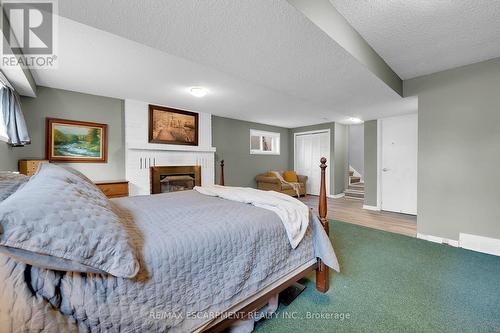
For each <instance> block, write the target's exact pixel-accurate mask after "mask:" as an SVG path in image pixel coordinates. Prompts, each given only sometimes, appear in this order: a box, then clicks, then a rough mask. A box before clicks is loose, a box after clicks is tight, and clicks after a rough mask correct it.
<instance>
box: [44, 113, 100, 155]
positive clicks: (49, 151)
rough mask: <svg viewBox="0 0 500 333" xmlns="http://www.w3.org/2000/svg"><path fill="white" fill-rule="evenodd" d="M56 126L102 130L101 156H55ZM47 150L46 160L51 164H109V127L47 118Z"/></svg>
mask: <svg viewBox="0 0 500 333" xmlns="http://www.w3.org/2000/svg"><path fill="white" fill-rule="evenodd" d="M56 124H62V125H70V126H71V125H73V126H79V127H92V128H99V129H100V130H101V137H100V142H101V144H100V145H101V148H100V149H101V154H100V156H99V157H98V158H96V157H77V156H57V155H55V154H54V142H53V140H54V134H53V126H54V125H56ZM45 133H46V141H45V149H46V159H47V160H49V161H51V162H66V163H107V162H108V125H106V124H100V123H92V122H87V121H78V120H68V119H59V118H47V119H46V121H45Z"/></svg>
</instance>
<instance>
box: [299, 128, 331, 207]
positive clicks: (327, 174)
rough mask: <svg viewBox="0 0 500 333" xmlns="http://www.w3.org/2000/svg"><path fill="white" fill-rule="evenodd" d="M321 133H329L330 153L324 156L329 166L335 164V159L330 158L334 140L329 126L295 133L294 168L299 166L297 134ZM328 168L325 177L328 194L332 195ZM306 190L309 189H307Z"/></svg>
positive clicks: (328, 195)
mask: <svg viewBox="0 0 500 333" xmlns="http://www.w3.org/2000/svg"><path fill="white" fill-rule="evenodd" d="M319 133H328V153H327V155H328V156H324V157H326V160H327V164H328V166H330V167H331V166H332V165H333V164H332V162H333V161H331V160H330V152H331V149H332V147H331V142H332V137H331V135H332V134H331V131H330V129H329V128H325V129H321V130H314V131H306V132H297V133H293V169H294V170H297V168H296V166H297V154H296V143H297V136H299V135H307V134H319ZM318 163H319V161H318ZM326 170H327V171H326V179H325V181H326V196H327V197H332V196H331V195H330V187H331V186H330V185H331V184H330V171H329V170H328V169H326ZM318 172H320V171H319V167H318ZM306 191H307V189H306Z"/></svg>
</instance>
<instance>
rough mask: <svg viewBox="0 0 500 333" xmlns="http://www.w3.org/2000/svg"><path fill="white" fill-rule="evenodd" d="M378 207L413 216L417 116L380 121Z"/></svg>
mask: <svg viewBox="0 0 500 333" xmlns="http://www.w3.org/2000/svg"><path fill="white" fill-rule="evenodd" d="M380 131H381V135H380V141H381V142H380V145H379V148H380V153H381V155H380V170H379V179H380V198H381V202H380V207H381V209H382V210H386V211H391V212H397V213H404V214H411V215H416V214H417V152H418V116H417V115H416V114H411V115H405V116H398V117H391V118H385V119H381V120H380Z"/></svg>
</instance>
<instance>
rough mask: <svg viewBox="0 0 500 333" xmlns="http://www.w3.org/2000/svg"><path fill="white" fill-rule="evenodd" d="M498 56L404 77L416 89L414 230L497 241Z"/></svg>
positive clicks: (410, 91) (408, 90)
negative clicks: (422, 74)
mask: <svg viewBox="0 0 500 333" xmlns="http://www.w3.org/2000/svg"><path fill="white" fill-rule="evenodd" d="M499 89H500V58H497V59H493V60H490V61H485V62H482V63H478V64H473V65H469V66H465V67H461V68H456V69H452V70H447V71H444V72H440V73H436V74H432V75H428V76H423V77H420V78H416V79H412V80H408V81H405V83H404V92H405V95H406V96H415V95H418V104H419V110H418V217H417V219H418V220H417V231H418V232H419V233H421V234H426V235H433V236H438V237H444V238H449V239H454V240H458V239H459V234H460V233H468V234H474V235H480V236H485V237H491V238H497V239H500V210H499V209H498V203H499V202H500V176H499V170H500V169H499V166H500V130H499V124H500V93H499Z"/></svg>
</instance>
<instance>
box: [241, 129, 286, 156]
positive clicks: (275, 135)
mask: <svg viewBox="0 0 500 333" xmlns="http://www.w3.org/2000/svg"><path fill="white" fill-rule="evenodd" d="M252 136H259V137H262V136H269V137H271V138H272V146H271V148H272V150H271V151H264V150H263V148H262V141H260V149H252ZM248 144H249V147H250V155H280V150H281V133H279V132H268V131H261V130H256V129H250V136H249V142H248Z"/></svg>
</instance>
